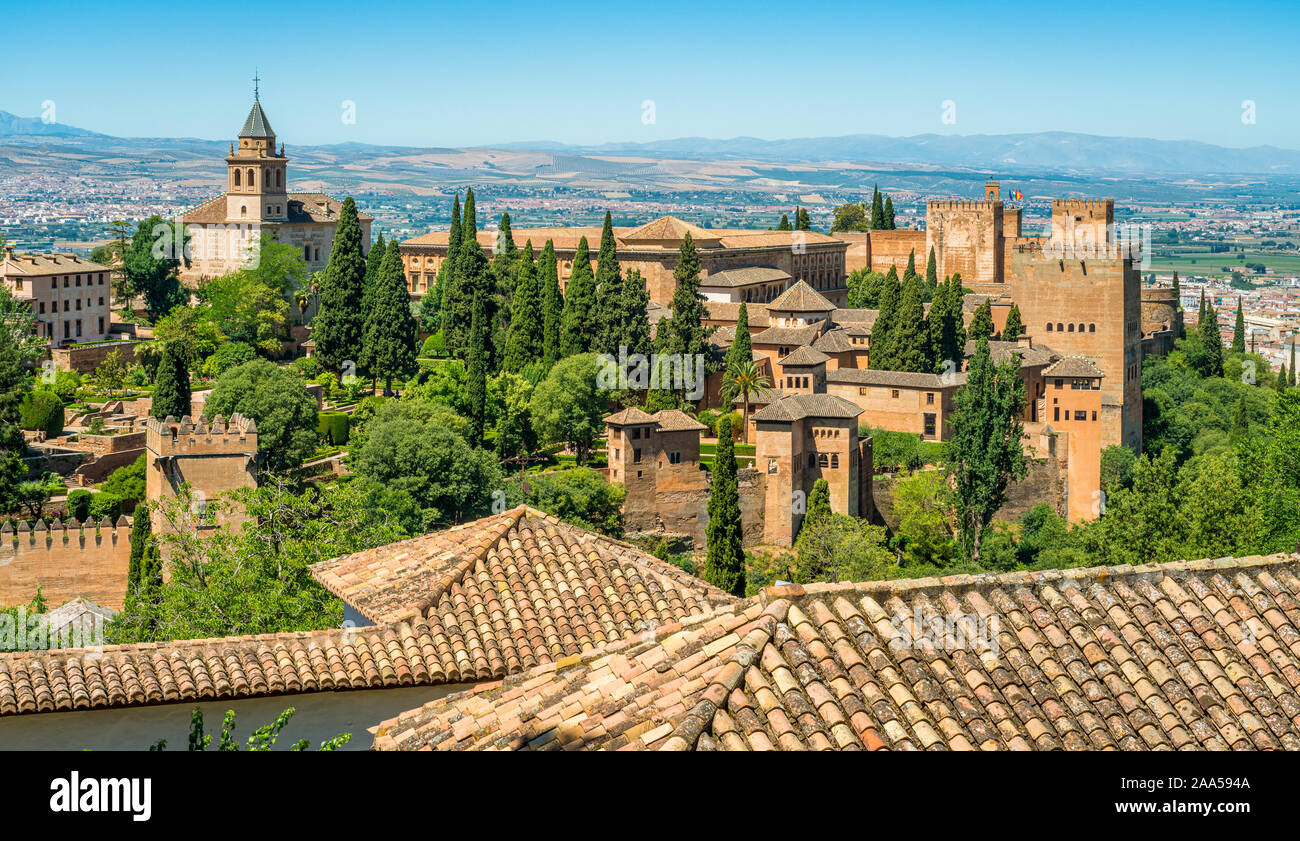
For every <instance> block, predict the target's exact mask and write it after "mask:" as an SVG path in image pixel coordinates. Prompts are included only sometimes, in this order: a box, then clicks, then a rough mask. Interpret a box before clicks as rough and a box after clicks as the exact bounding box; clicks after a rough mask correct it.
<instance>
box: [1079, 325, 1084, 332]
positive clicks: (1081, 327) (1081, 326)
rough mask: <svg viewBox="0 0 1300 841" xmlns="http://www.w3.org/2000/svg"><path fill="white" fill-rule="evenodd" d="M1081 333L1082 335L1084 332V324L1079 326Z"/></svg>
mask: <svg viewBox="0 0 1300 841" xmlns="http://www.w3.org/2000/svg"><path fill="white" fill-rule="evenodd" d="M1079 332H1080V333H1082V332H1083V325H1082V324H1080V325H1079Z"/></svg>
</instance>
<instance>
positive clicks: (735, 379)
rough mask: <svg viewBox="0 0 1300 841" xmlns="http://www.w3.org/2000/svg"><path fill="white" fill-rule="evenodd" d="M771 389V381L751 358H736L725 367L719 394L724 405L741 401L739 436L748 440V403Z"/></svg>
mask: <svg viewBox="0 0 1300 841" xmlns="http://www.w3.org/2000/svg"><path fill="white" fill-rule="evenodd" d="M771 390H772V381H771V380H770V379H768V378H767V376H766V375H764V374H762V373H760V372H759V369H758V363H756V362H754V360H753V359H746V360H744V361H740V360H737V361H736V364H735V365H734V366H733V367H731V368H728V369H726V371H724V372H723V375H722V387H721V389H720V391H721V396H722V399H723V400H724V401H726V405H728V406H730V405H732V404H734V403H735V401H736V400H740V401H741V408H742V411H743V412H744V414H742V415H741V422H742V423H744V426H743V427H741V438H742V440H744V441H745V442H746V443H748V441H749V404H750V401H752V400H753V399H754V398H755V397H761V396H763V395H765V394H768V393H769V392H770V391H771Z"/></svg>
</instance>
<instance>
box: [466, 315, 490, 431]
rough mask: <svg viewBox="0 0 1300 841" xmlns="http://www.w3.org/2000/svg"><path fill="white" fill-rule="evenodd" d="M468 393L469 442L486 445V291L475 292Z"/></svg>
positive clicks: (470, 337)
mask: <svg viewBox="0 0 1300 841" xmlns="http://www.w3.org/2000/svg"><path fill="white" fill-rule="evenodd" d="M465 371H466V376H467V382H466V396H467V398H468V400H469V422H470V438H469V443H470V444H472V445H473V446H475V447H481V446H483V428H484V421H485V419H486V417H487V412H486V406H487V315H486V313H485V312H484V310H483V293H482V292H478V293H476V294H475V295H474V303H473V315H472V316H471V318H470V332H469V348H468V350H467V352H466V354H465Z"/></svg>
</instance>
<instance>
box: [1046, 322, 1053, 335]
mask: <svg viewBox="0 0 1300 841" xmlns="http://www.w3.org/2000/svg"><path fill="white" fill-rule="evenodd" d="M1047 332H1049V333H1050V332H1052V322H1050V321H1049V322H1047Z"/></svg>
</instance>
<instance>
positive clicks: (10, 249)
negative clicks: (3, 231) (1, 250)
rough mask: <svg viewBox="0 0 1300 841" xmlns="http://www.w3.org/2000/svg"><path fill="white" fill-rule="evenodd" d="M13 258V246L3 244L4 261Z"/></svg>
mask: <svg viewBox="0 0 1300 841" xmlns="http://www.w3.org/2000/svg"><path fill="white" fill-rule="evenodd" d="M13 258H14V247H13V245H12V244H11V243H5V259H6V260H12V259H13Z"/></svg>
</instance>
